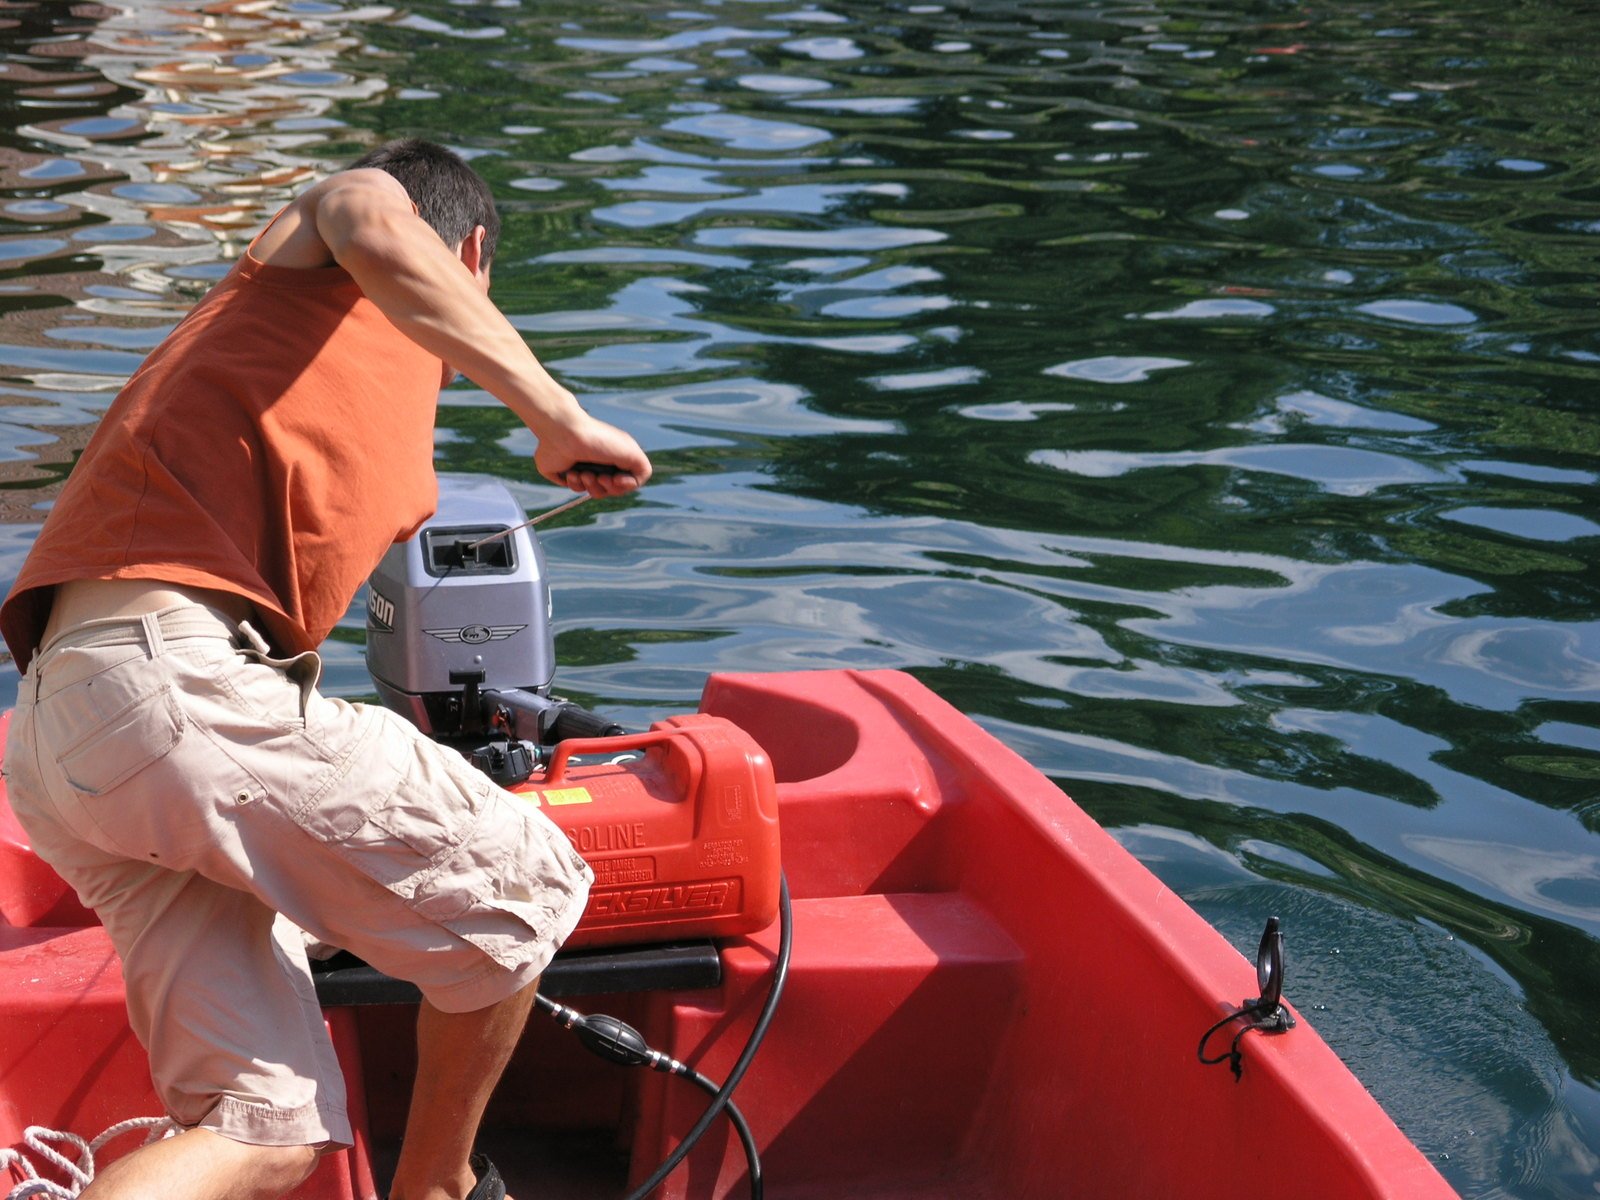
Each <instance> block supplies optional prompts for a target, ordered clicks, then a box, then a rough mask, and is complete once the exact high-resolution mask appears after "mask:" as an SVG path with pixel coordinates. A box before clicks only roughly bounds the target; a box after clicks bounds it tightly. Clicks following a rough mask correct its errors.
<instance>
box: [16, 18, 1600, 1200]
mask: <svg viewBox="0 0 1600 1200" xmlns="http://www.w3.org/2000/svg"><path fill="white" fill-rule="evenodd" d="M0 18H3V23H4V24H5V26H6V28H5V29H4V30H3V35H4V36H5V37H7V38H8V50H9V51H10V53H9V55H8V57H7V60H6V62H5V64H4V70H3V72H0V83H3V84H4V88H3V95H4V102H5V103H6V104H7V105H8V106H9V110H10V111H9V117H10V120H9V121H8V122H7V126H8V129H7V132H6V133H5V135H4V140H3V143H0V220H3V222H4V226H3V236H0V306H3V308H4V310H5V311H4V316H3V318H0V324H3V327H0V376H3V378H0V403H3V405H4V407H3V408H0V480H3V489H0V505H3V510H4V515H5V516H6V517H8V518H9V520H10V524H7V525H0V563H3V566H4V574H5V576H6V577H7V578H9V577H11V576H12V575H14V574H15V571H16V568H17V566H18V564H19V563H20V561H21V557H22V555H23V554H24V553H25V551H26V548H27V545H28V544H29V542H30V540H31V538H32V536H33V532H34V530H35V529H36V527H37V522H38V521H39V520H40V519H41V518H42V514H43V512H44V510H45V509H46V508H47V507H48V505H49V502H50V497H51V496H52V495H53V493H54V489H55V487H56V486H57V484H58V483H59V480H60V478H61V477H62V475H63V474H64V472H65V471H66V469H67V466H68V464H70V462H71V460H72V457H73V455H74V453H75V452H76V450H77V449H78V448H80V447H81V445H82V444H83V441H84V438H85V437H86V435H87V432H88V429H89V427H90V426H91V425H92V423H93V421H94V420H95V419H96V418H97V416H98V414H99V413H100V412H101V411H103V409H104V407H105V405H106V404H107V402H108V401H109V400H110V398H111V396H112V395H114V393H115V390H116V388H117V387H118V386H119V384H120V382H121V380H122V379H123V378H124V377H125V376H126V375H127V374H128V373H129V371H131V370H132V368H133V367H134V366H135V365H136V364H137V362H138V361H139V359H140V357H141V356H142V355H143V354H144V353H145V352H146V351H147V350H148V349H149V348H150V347H151V346H152V345H153V344H154V343H155V342H156V341H157V340H159V338H160V337H161V336H162V334H163V333H164V332H165V330H166V329H167V328H169V327H170V325H171V324H172V322H174V321H175V320H177V319H178V317H179V316H180V315H181V314H182V313H183V311H185V309H186V308H187V307H188V306H189V305H190V304H191V303H192V302H193V301H194V299H195V298H196V297H197V296H198V295H199V294H200V293H201V292H202V291H203V290H204V288H205V287H206V286H208V285H209V284H210V283H211V282H212V281H213V280H215V279H216V278H217V277H218V275H219V274H220V273H221V272H222V271H224V270H225V269H226V267H227V264H228V262H229V261H230V260H231V259H233V258H234V257H236V256H237V254H238V253H239V250H240V247H241V246H242V244H243V243H244V241H245V240H246V239H247V238H248V236H249V234H250V233H251V232H252V231H253V230H254V229H256V228H258V227H259V225H260V223H261V222H262V221H263V220H264V218H265V216H267V215H268V214H269V213H270V212H271V211H272V210H273V209H274V208H275V207H276V206H278V205H279V204H281V203H282V202H283V200H284V199H285V198H287V197H288V196H289V195H291V194H293V192H294V191H295V190H296V189H297V188H299V187H300V186H302V185H303V184H304V183H305V182H307V181H308V180H310V179H312V178H314V177H315V176H316V175H318V174H319V173H321V172H323V171H325V170H327V169H328V168H329V167H330V165H332V164H334V163H336V162H338V161H339V160H341V159H342V158H344V157H346V156H348V155H351V154H353V153H356V152H358V151H359V149H360V148H362V147H364V146H366V145H368V144H370V143H372V142H373V141H374V140H376V139H379V138H382V137H387V136H392V135H397V134H401V133H418V134H423V135H426V136H432V137H436V138H439V139H440V140H443V141H446V142H449V143H451V144H453V145H455V146H457V147H458V148H460V149H461V150H462V151H463V152H465V153H468V154H470V155H472V156H473V157H474V160H475V164H476V165H477V166H478V167H479V168H480V169H481V170H482V171H483V172H484V173H485V174H486V175H487V176H488V177H489V178H490V179H491V180H492V182H493V183H494V185H495V188H496V191H497V194H498V196H499V198H500V199H501V201H502V202H503V203H504V206H505V211H506V218H507V239H506V244H505V248H504V251H503V253H502V256H501V262H500V263H499V264H498V266H497V270H496V296H497V298H498V300H499V301H500V303H501V304H502V306H503V307H504V308H505V309H506V310H507V311H508V313H510V314H512V316H513V320H514V321H515V323H516V324H517V325H518V327H519V328H521V329H522V330H524V331H525V332H526V333H527V335H528V336H529V338H530V341H531V342H532V344H533V345H534V346H535V347H536V349H537V350H538V352H539V353H540V354H541V355H542V356H543V357H544V358H545V360H546V361H547V362H549V363H550V364H551V365H552V366H553V368H554V369H555V370H556V371H557V372H558V373H559V374H560V375H561V376H562V377H563V378H565V379H566V380H568V381H569V382H570V383H571V384H572V385H573V386H574V387H575V388H577V389H578V390H579V391H580V392H581V393H582V394H583V396H584V397H585V400H586V402H587V403H588V405H589V406H590V407H591V408H592V409H593V410H594V411H596V412H597V413H598V414H599V415H600V416H602V417H605V418H607V419H610V420H615V421H618V422H619V423H621V424H624V425H626V426H628V427H629V428H631V429H634V430H636V431H638V433H639V434H640V436H641V440H642V441H643V442H644V443H645V444H646V446H647V447H648V448H649V449H650V451H651V452H652V454H653V455H654V457H655V460H656V463H657V466H658V470H659V472H660V473H659V475H658V478H657V482H655V483H654V484H653V485H652V486H651V487H650V488H649V489H648V491H647V492H646V493H645V494H643V495H642V496H640V497H638V498H636V499H633V500H630V501H627V502H613V503H609V504H605V505H600V504H596V505H592V506H590V507H589V508H588V510H587V511H581V512H580V513H579V514H575V515H574V516H573V517H572V518H569V519H566V520H565V521H564V522H563V523H561V524H560V525H559V526H558V527H557V528H556V529H555V530H554V531H553V532H551V533H550V534H549V535H548V537H547V538H546V545H547V548H548V550H549V553H550V556H551V559H552V562H553V566H554V570H555V572H556V576H557V584H558V597H557V619H558V627H559V631H560V635H559V648H560V654H561V660H562V662H563V668H562V681H563V683H564V685H565V688H566V689H567V690H569V691H572V692H574V693H575V694H580V695H582V696H585V697H587V698H588V699H590V700H592V701H593V702H596V703H598V704H600V705H602V706H604V707H605V708H607V709H608V710H610V711H613V712H615V713H616V714H617V715H618V716H619V717H621V718H622V719H624V720H627V721H630V722H634V723H643V722H646V721H648V720H650V719H652V718H654V717H656V716H659V715H662V714H665V713H668V712H673V711H681V710H684V709H687V708H691V707H692V706H693V705H694V703H695V700H696V698H697V696H698V692H699V688H700V685H701V683H702V681H703V679H704V677H705V675H706V673H707V672H708V671H712V670H723V669H755V670H778V669H790V668H809V667H828V666H842V665H848V666H857V667H900V668H906V669H909V670H912V671H913V672H915V673H916V674H918V675H919V676H920V677H921V678H923V679H924V680H925V681H926V682H928V683H929V684H930V685H932V686H933V687H934V688H936V689H937V690H938V691H940V692H941V693H942V694H944V695H945V696H946V697H948V698H950V699H951V700H952V701H954V702H955V703H957V704H958V705H959V706H961V707H963V708H965V709H967V710H968V711H970V712H972V713H973V714H974V715H975V716H977V717H978V719H980V720H981V721H982V722H983V723H984V724H986V725H987V726H988V727H989V728H991V729H993V730H994V731H995V732H997V733H998V734H999V735H1000V736H1001V737H1003V738H1004V739H1005V740H1006V741H1008V742H1009V743H1010V744H1011V745H1013V746H1014V747H1016V748H1017V749H1019V750H1020V751H1022V752H1023V753H1025V754H1027V755H1028V756H1029V757H1030V758H1031V759H1032V760H1033V761H1034V762H1036V763H1038V764H1039V765H1040V766H1041V767H1042V768H1043V769H1045V770H1046V771H1048V772H1049V773H1050V774H1051V775H1052V776H1054V777H1056V778H1057V779H1059V780H1060V781H1061V782H1062V783H1063V785H1064V786H1065V787H1066V788H1067V789H1068V790H1069V791H1071V792H1072V793H1073V795H1074V796H1075V797H1076V798H1077V799H1078V800H1079V801H1080V802H1082V803H1083V804H1085V805H1086V806H1087V807H1088V808H1089V809H1090V810H1091V811H1092V812H1093V813H1094V814H1095V815H1096V816H1098V817H1099V818H1100V819H1101V820H1102V821H1104V822H1105V823H1106V824H1107V825H1109V826H1112V827H1113V828H1115V829H1116V830H1117V832H1118V834H1119V836H1120V837H1121V838H1122V839H1123V840H1124V841H1125V842H1126V843H1127V844H1128V845H1129V846H1130V848H1132V849H1133V850H1134V851H1135V852H1136V853H1138V854H1139V855H1140V856H1141V857H1142V858H1143V859H1144V860H1145V861H1146V862H1147V863H1149V864H1150V865H1151V866H1152V867H1153V868H1154V869H1155V870H1156V871H1157V872H1159V873H1160V874H1161V875H1162V877H1163V878H1164V879H1165V880H1166V881H1167V882H1168V883H1169V884H1171V885H1172V886H1174V887H1175V888H1177V889H1179V890H1180V891H1181V892H1182V893H1183V894H1184V895H1185V896H1186V897H1188V898H1189V899H1190V901H1191V902H1192V903H1194V904H1195V905H1196V906H1197V907H1198V908H1199V909H1200V910H1201V911H1202V912H1203V913H1204V914H1205V915H1206V916H1207V917H1208V918H1210V919H1211V920H1212V921H1214V922H1215V923H1216V924H1218V925H1219V926H1220V927H1221V928H1222V929H1223V930H1224V931H1225V932H1226V933H1227V934H1228V935H1229V936H1230V937H1231V938H1232V939H1233V940H1234V941H1235V942H1236V943H1237V944H1239V945H1241V946H1246V945H1249V944H1250V943H1252V942H1253V939H1254V933H1255V931H1256V930H1257V929H1259V925H1260V921H1261V919H1262V917H1263V916H1264V915H1265V914H1266V913H1268V912H1269V911H1270V912H1279V913H1281V914H1282V915H1283V916H1284V917H1285V920H1286V923H1287V927H1288V930H1289V934H1290V938H1291V960H1290V973H1289V992H1290V995H1291V996H1292V997H1293V998H1294V999H1295V1000H1296V1002H1297V1003H1298V1004H1299V1005H1300V1006H1301V1007H1302V1008H1303V1009H1305V1010H1307V1011H1309V1012H1311V1013H1312V1014H1313V1018H1314V1020H1315V1022H1316V1024H1317V1026H1318V1028H1319V1029H1320V1030H1321V1032H1322V1033H1323V1034H1324V1035H1325V1036H1326V1037H1327V1038H1328V1039H1329V1040H1330V1041H1331V1042H1332V1043H1333V1044H1334V1045H1335V1046H1336V1047H1337V1048H1338V1049H1339V1050H1340V1052H1341V1053H1342V1054H1343V1055H1344V1056H1345V1057H1346V1059H1347V1060H1349V1061H1350V1062H1351V1063H1352V1065H1353V1066H1354V1067H1355V1068H1356V1069H1357V1071H1358V1072H1359V1073H1360V1074H1361V1076H1362V1077H1363V1079H1364V1080H1365V1081H1366V1082H1367V1083H1368V1085H1369V1086H1370V1087H1371V1088H1372V1089H1373V1090H1374V1092H1375V1093H1376V1094H1377V1095H1378V1096H1379V1098H1380V1099H1381V1100H1382V1101H1383V1102H1384V1103H1385V1104H1386V1105H1387V1106H1388V1107H1389V1108H1390V1110H1391V1111H1392V1112H1393V1113H1394V1114H1395V1115H1396V1116H1397V1118H1398V1119H1399V1120H1400V1122H1401V1124H1402V1125H1403V1126H1404V1127H1405V1128H1406V1130H1407V1131H1408V1132H1409V1133H1410V1134H1411V1136H1412V1137H1413V1138H1414V1139H1415V1140H1416V1141H1417V1142H1418V1143H1419V1144H1420V1145H1421V1146H1422V1147H1423V1149H1424V1150H1425V1151H1426V1152H1427V1153H1428V1154H1429V1155H1430V1157H1432V1158H1433V1159H1434V1161H1436V1162H1437V1163H1438V1164H1439V1166H1440V1167H1441V1169H1442V1170H1443V1171H1444V1172H1445V1173H1446V1175H1447V1176H1448V1177H1449V1178H1450V1179H1451V1180H1452V1182H1454V1183H1455V1184H1456V1185H1457V1187H1459V1188H1460V1189H1461V1190H1462V1191H1463V1193H1464V1194H1466V1195H1469V1196H1484V1197H1487V1196H1501V1195H1506V1196H1519V1197H1522V1196H1527V1197H1535V1196H1537V1197H1567V1196H1593V1195H1594V1194H1595V1185H1594V1180H1595V1179H1596V1178H1597V1177H1600V1097H1597V1093H1596V1092H1595V1091H1594V1083H1595V1080H1596V1078H1597V1077H1600V1011H1597V1010H1600V1001H1597V996H1600V941H1597V938H1600V799H1597V795H1600V733H1596V717H1597V715H1600V627H1597V625H1596V622H1595V619H1594V614H1595V603H1594V601H1595V587H1594V579H1595V574H1594V568H1595V559H1596V548H1597V546H1600V542H1597V540H1596V537H1597V535H1600V523H1597V517H1600V513H1597V510H1596V504H1595V495H1596V492H1595V485H1596V482H1597V474H1596V472H1597V459H1596V454H1595V450H1596V443H1597V440H1600V438H1597V428H1600V427H1597V423H1596V419H1595V417H1594V405H1593V401H1592V380H1593V378H1594V370H1595V363H1596V362H1597V361H1600V340H1597V338H1596V336H1595V332H1596V321H1595V318H1594V316H1593V313H1594V300H1595V277H1596V273H1595V267H1594V258H1595V252H1596V245H1597V244H1596V240H1595V239H1596V236H1597V235H1600V178H1597V177H1596V176H1597V172H1596V162H1597V156H1596V154H1595V152H1594V150H1593V147H1592V129H1593V121H1594V116H1595V114H1594V113H1593V111H1592V110H1593V109H1594V106H1595V105H1594V101H1593V100H1592V98H1591V97H1592V93H1593V88H1592V79H1591V72H1590V71H1589V70H1588V69H1587V67H1588V63H1587V60H1586V59H1585V58H1583V57H1581V56H1576V55H1573V54H1572V53H1571V48H1572V47H1574V46H1584V45H1591V44H1593V42H1594V39H1595V37H1596V35H1597V34H1600V29H1597V28H1596V27H1595V26H1596V21H1595V18H1594V15H1593V14H1592V13H1589V12H1585V11H1574V10H1571V9H1570V8H1565V7H1558V6H1555V5H1552V4H1539V3H1534V4H1530V5H1524V6H1522V7H1519V8H1516V9H1514V10H1508V9H1502V8H1501V7H1498V6H1490V5H1484V4H1481V3H1480V4H1477V5H1462V4H1458V5H1452V6H1444V5H1439V4H1427V3H1423V4H1411V5H1400V4H1397V3H1393V2H1391V0H1380V2H1379V3H1376V4H1372V5H1365V6H1356V7H1350V6H1331V5H1330V6H1322V7H1315V6H1313V7H1297V6H1289V5H1286V4H1265V3H1253V4H1241V5H1229V6H1226V7H1224V6H1220V5H1213V6H1183V5H1178V4H1164V5H1137V4H1129V5H1126V6H1116V7H1097V8H1096V7H1066V6H1059V5H1048V4H1042V3H1041V4H1023V3H983V4H978V3H974V4H971V5H955V4H951V5H939V4H910V5H904V4H901V5H893V6H890V5H883V4H877V3H866V2H864V0H860V2H855V3H838V4H829V5H827V6H826V7H817V6H807V5H803V4H802V5H786V4H782V3H705V4H702V5H699V6H696V7H692V8H691V7H684V8H682V9H675V8H671V7H665V6H652V5H643V4H621V3H613V4H607V5H605V6H604V7H603V8H600V7H598V6H595V5H589V4H576V3H565V4H562V3H539V4H532V3H528V4H518V3H516V2H515V0H499V2H497V3H486V4H477V5H473V4H439V3H426V4H419V5H417V6H414V7H412V8H409V9H406V10H403V11H394V10H390V9H387V8H379V7H357V6H355V5H353V4H347V5H337V4H332V3H320V2H302V3H282V4H275V5H274V4H266V3H238V2H233V3H230V2H226V0H225V2H223V3H216V4H209V5H201V4H195V3H190V4H182V3H171V2H164V3H161V4H156V3H139V4H134V5H132V6H130V7H128V8H126V9H123V8H112V7H102V6H99V5H94V4H74V5H70V6H69V5H66V4H57V3H48V4H47V3H35V4H27V3H19V4H14V5H11V6H9V7H7V8H6V9H4V10H3V11H0ZM365 433H366V436H372V433H371V431H365ZM438 443H439V459H440V465H441V466H442V467H446V468H450V469H456V470H472V471H482V472H489V473H492V474H496V475H498V476H501V477H502V478H505V479H507V480H508V481H511V482H513V483H514V484H515V485H516V487H517V489H518V492H519V495H520V496H521V497H522V499H523V500H524V501H525V502H526V503H527V504H528V506H529V507H530V508H534V507H538V506H542V505H544V504H546V503H549V502H552V501H553V500H554V499H556V498H557V497H556V494H555V493H554V492H553V490H551V489H549V488H547V487H545V486H543V485H541V484H538V483H536V482H534V476H533V474H532V472H531V469H530V468H529V466H528V465H527V461H526V455H527V452H528V451H529V450H530V449H531V439H530V438H529V436H528V435H527V434H526V433H525V432H523V431H522V430H520V428H518V427H517V426H516V423H515V421H514V420H513V419H512V418H510V417H509V415H507V414H506V413H504V412H503V411H501V410H499V409H498V408H497V407H496V406H494V405H493V404H492V402H489V401H488V400H487V399H486V397H484V396H483V395H482V394H481V393H478V392H475V391H472V390H470V389H458V390H454V391H452V392H450V393H449V394H448V395H447V396H446V398H445V404H444V406H443V407H442V408H441V410H440V417H439V434H438ZM361 626H362V615H361V613H360V611H359V608H358V610H357V611H355V612H353V613H352V614H351V616H350V618H349V619H348V620H347V621H346V622H345V623H344V625H343V626H342V627H341V628H340V630H339V631H338V632H337V634H336V636H335V638H334V639H333V640H332V641H331V642H330V644H329V646H328V647H327V650H328V657H329V660H330V661H329V680H330V683H331V686H332V689H333V690H334V691H335V692H338V693H341V694H346V695H356V694H362V693H365V692H366V691H367V690H368V684H367V681H366V678H365V674H364V671H363V669H362V667H361V663H360V642H361V636H362V635H361ZM6 687H7V688H8V689H9V690H10V691H14V687H15V676H14V673H12V674H10V675H8V676H7V677H6Z"/></svg>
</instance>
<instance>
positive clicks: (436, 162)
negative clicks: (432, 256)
mask: <svg viewBox="0 0 1600 1200" xmlns="http://www.w3.org/2000/svg"><path fill="white" fill-rule="evenodd" d="M360 167H375V168H377V169H378V170H380V171H385V172H387V173H388V174H390V175H393V176H394V177H395V178H396V179H398V180H399V181H400V182H401V184H402V185H403V186H404V187H405V189H406V192H407V193H408V194H409V195H410V196H411V199H412V200H413V201H414V202H415V203H416V206H417V214H418V215H419V216H420V217H421V218H422V219H423V220H424V221H426V222H427V223H428V224H429V225H431V226H432V227H433V231H434V232H435V233H437V234H438V235H439V236H440V237H441V238H442V239H444V243H445V245H447V246H454V245H456V244H457V243H458V242H462V241H465V240H466V238H467V235H468V234H470V233H471V232H472V231H473V229H474V228H475V227H476V226H478V225H482V226H483V229H484V233H483V263H484V265H485V266H488V265H489V263H491V262H493V261H494V252H495V247H496V246H497V245H498V244H499V241H500V213H499V212H498V211H497V210H496V209H495V206H494V196H493V195H492V194H491V193H490V191H489V185H488V184H487V183H485V182H484V181H483V179H482V177H481V176H480V175H479V174H478V173H477V172H476V171H474V170H473V169H472V168H471V167H469V166H468V165H467V163H466V160H465V159H463V158H462V157H461V156H460V155H459V154H456V153H455V152H454V151H452V150H447V149H445V147H443V146H440V145H438V144H437V143H435V142H427V141H423V139H421V138H399V139H397V140H395V141H392V142H385V143H384V144H383V145H381V146H379V147H378V148H377V149H376V150H369V151H368V152H367V153H365V154H363V155H362V156H361V157H360V158H358V159H356V161H355V162H353V163H351V164H350V166H349V167H348V168H346V169H347V170H351V171H354V170H356V169H357V168H360Z"/></svg>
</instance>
